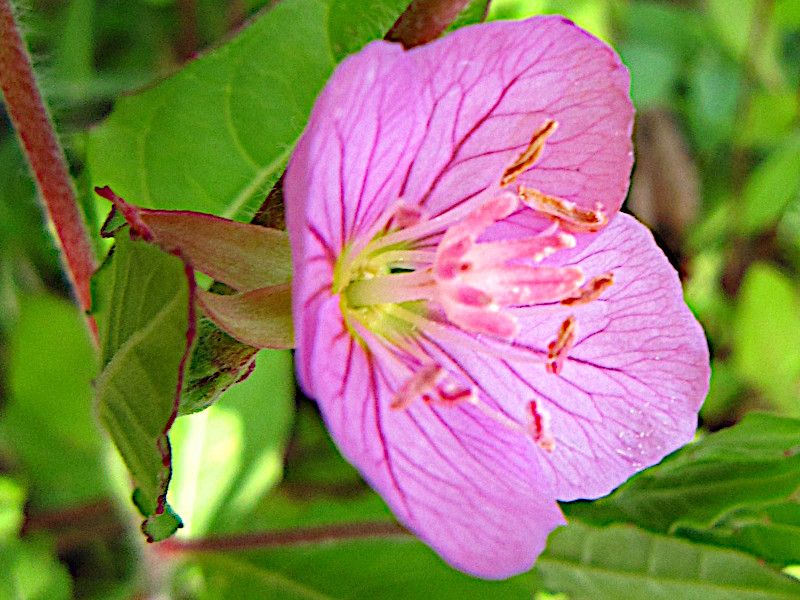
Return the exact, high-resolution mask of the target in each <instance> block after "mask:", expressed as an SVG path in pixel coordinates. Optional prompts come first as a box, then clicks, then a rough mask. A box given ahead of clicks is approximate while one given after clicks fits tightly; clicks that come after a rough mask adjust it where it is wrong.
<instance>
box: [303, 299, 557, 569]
mask: <svg viewBox="0 0 800 600" xmlns="http://www.w3.org/2000/svg"><path fill="white" fill-rule="evenodd" d="M337 300H338V299H337V298H335V297H334V298H330V299H329V300H328V302H326V303H325V304H324V305H323V306H322V307H321V309H320V310H321V314H320V318H319V321H318V325H319V326H318V329H317V339H316V340H315V344H314V351H313V353H312V355H311V356H310V362H311V363H313V367H312V368H311V369H309V370H307V371H306V372H307V373H310V376H309V377H308V379H307V380H306V385H307V389H308V391H309V392H310V393H312V394H313V395H314V396H315V397H316V398H319V399H321V401H320V408H321V410H322V414H323V416H324V418H325V423H326V425H327V427H328V430H329V432H330V433H331V436H332V437H333V439H334V441H335V442H336V444H337V445H338V446H339V448H340V449H341V451H342V454H344V456H345V457H346V458H347V459H348V460H349V461H351V462H352V463H353V464H354V465H356V466H357V467H358V468H359V470H360V471H361V473H362V474H363V476H364V477H365V479H366V480H367V481H368V483H369V484H370V485H371V486H372V487H373V488H375V490H376V491H378V493H380V494H381V496H382V497H383V498H384V500H385V501H386V502H387V504H388V505H389V506H390V508H391V509H392V511H393V512H394V514H395V515H396V516H397V518H398V519H399V520H400V522H401V523H403V524H404V525H405V526H406V527H407V528H408V529H410V530H411V531H412V532H413V533H414V534H416V535H417V536H419V537H420V538H421V539H422V540H423V541H425V542H426V543H427V544H429V545H430V546H431V547H432V548H433V549H434V550H436V551H437V552H438V553H439V554H440V555H441V556H442V558H444V559H445V560H446V561H447V562H448V563H450V564H451V565H453V566H454V567H456V568H458V569H461V570H463V571H465V572H467V573H471V574H473V575H476V576H479V577H484V578H487V579H500V578H505V577H509V576H511V575H513V574H516V573H519V572H521V571H524V570H527V569H529V568H530V567H531V566H532V564H533V563H534V561H535V560H536V557H537V556H538V555H539V554H540V553H541V551H542V550H543V549H544V545H545V542H546V539H547V535H548V534H549V532H550V531H551V530H553V529H554V528H555V527H557V526H559V525H563V524H564V523H565V521H564V518H563V516H562V515H561V511H560V510H559V508H558V506H557V504H556V503H555V502H554V501H553V499H552V498H553V492H552V490H550V489H549V488H548V486H549V483H548V481H547V480H546V479H545V478H543V477H542V476H541V473H540V472H539V471H538V467H537V463H536V459H535V452H536V448H535V446H534V445H532V444H520V443H519V441H520V437H519V434H516V433H513V432H511V431H507V430H505V429H502V428H498V427H496V423H494V422H493V421H491V420H489V419H488V418H487V417H486V416H485V415H483V414H482V413H480V412H479V411H477V410H475V409H474V408H472V407H470V406H465V407H463V408H462V407H454V408H435V407H432V406H429V405H423V404H420V403H417V404H414V405H412V406H410V407H409V408H408V409H406V410H392V409H391V408H390V405H391V401H392V399H393V396H394V393H395V391H396V390H398V389H400V388H401V387H402V384H403V381H404V378H405V377H406V376H408V375H410V374H411V371H410V370H408V369H407V368H405V367H404V366H403V365H402V364H400V363H399V362H395V361H394V360H393V359H392V357H391V356H387V352H388V350H382V346H381V343H380V342H379V341H377V340H376V339H375V338H373V337H372V336H371V335H370V334H368V333H367V334H366V337H365V341H366V344H367V345H368V347H369V348H370V350H369V351H368V350H365V348H364V347H363V346H362V345H361V344H359V342H358V341H356V340H355V339H354V338H353V337H352V336H351V335H350V333H349V332H348V331H347V330H346V328H345V327H344V324H343V323H342V318H341V311H340V309H339V305H338V301H337ZM322 399H324V400H322Z"/></svg>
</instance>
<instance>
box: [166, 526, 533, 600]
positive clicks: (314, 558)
mask: <svg viewBox="0 0 800 600" xmlns="http://www.w3.org/2000/svg"><path fill="white" fill-rule="evenodd" d="M192 577H194V578H195V581H194V585H196V586H197V588H198V589H200V590H202V591H201V592H200V593H198V594H197V595H196V596H194V598H196V599H197V600H201V599H203V600H204V599H209V600H211V599H213V600H233V599H235V600H240V599H241V600H249V599H251V598H252V599H256V598H258V599H259V600H261V599H268V598H274V599H276V600H277V599H280V600H334V599H335V600H406V599H408V598H435V599H436V600H471V599H474V600H517V599H518V600H529V599H530V598H531V596H532V594H533V590H534V587H535V583H534V579H533V576H532V575H530V574H526V575H522V576H518V577H514V578H512V579H508V580H506V581H497V582H489V581H481V580H478V579H474V578H472V577H469V576H467V575H464V574H463V573H459V572H458V571H455V570H454V569H451V568H450V567H448V566H447V565H445V564H444V563H443V562H442V561H441V559H439V558H438V557H437V556H436V555H435V554H434V553H433V551H432V550H430V549H429V548H427V547H426V546H425V545H423V544H422V543H421V542H419V541H418V540H416V539H415V538H413V537H411V536H409V535H404V534H400V535H398V536H396V537H392V538H387V539H360V540H353V539H351V540H347V539H342V540H337V539H329V540H325V541H320V542H317V543H307V544H302V545H294V546H285V547H282V548H275V549H272V550H262V551H258V552H246V553H244V552H243V553H239V554H231V555H225V554H204V555H202V556H198V557H197V558H196V559H194V560H193V562H192V563H191V564H190V565H189V566H188V567H187V571H185V572H184V573H183V577H182V579H184V581H187V580H189V581H190V580H191V579H192ZM193 587H194V586H193Z"/></svg>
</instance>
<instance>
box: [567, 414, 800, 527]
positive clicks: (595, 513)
mask: <svg viewBox="0 0 800 600" xmlns="http://www.w3.org/2000/svg"><path fill="white" fill-rule="evenodd" d="M798 487H800V421H797V420H794V419H786V418H781V417H775V416H772V415H766V414H758V413H751V414H749V415H747V416H746V417H745V418H744V419H743V420H742V421H741V422H740V423H739V424H738V425H735V426H733V427H730V428H728V429H725V430H722V431H720V432H718V433H714V434H711V435H710V436H708V437H707V438H705V439H703V440H701V441H700V442H698V443H695V444H692V445H690V446H687V447H685V448H683V449H682V450H680V451H678V452H676V453H675V454H673V455H672V456H671V457H669V458H667V459H666V460H665V461H664V462H662V463H661V464H660V465H657V466H655V467H652V468H650V469H648V470H646V471H643V472H642V473H640V474H639V475H637V476H635V477H633V478H632V479H630V480H629V481H628V482H627V483H625V484H624V485H622V486H621V487H620V488H619V489H617V491H615V492H614V493H612V494H611V495H610V496H607V497H605V498H601V499H600V500H596V501H594V502H574V503H571V504H565V505H563V508H564V510H565V512H566V513H567V515H569V516H571V517H579V518H580V519H582V520H585V521H589V522H591V523H595V524H607V523H612V522H620V521H621V522H627V521H631V522H633V523H636V524H637V525H639V526H641V527H645V528H647V529H652V530H654V531H660V532H666V531H669V530H670V527H671V526H672V525H673V524H674V523H676V522H678V521H683V522H684V524H685V523H686V522H692V523H696V524H700V525H706V524H708V523H710V522H711V521H713V520H714V519H715V518H716V517H717V516H719V515H721V514H722V513H724V512H726V511H728V510H731V509H732V508H734V507H737V506H743V505H747V504H752V503H758V502H767V501H777V500H782V499H785V498H788V497H789V496H791V495H792V494H793V493H794V492H795V491H796V490H797V489H798Z"/></svg>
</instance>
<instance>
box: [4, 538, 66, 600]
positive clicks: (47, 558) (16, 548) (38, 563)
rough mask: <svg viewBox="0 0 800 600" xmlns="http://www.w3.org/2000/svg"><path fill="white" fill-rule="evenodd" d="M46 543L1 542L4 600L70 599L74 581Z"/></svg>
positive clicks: (36, 541) (33, 541)
mask: <svg viewBox="0 0 800 600" xmlns="http://www.w3.org/2000/svg"><path fill="white" fill-rule="evenodd" d="M54 554H55V552H54V549H53V548H51V547H50V545H49V544H48V543H47V542H45V541H44V540H36V539H34V540H25V541H20V540H16V539H15V540H10V541H8V542H5V543H0V598H4V599H5V598H7V599H8V600H67V599H68V598H71V597H72V590H71V588H72V582H71V580H70V577H69V573H68V572H67V569H66V568H65V567H64V565H62V564H60V563H59V562H58V560H57V559H56V558H55V556H54Z"/></svg>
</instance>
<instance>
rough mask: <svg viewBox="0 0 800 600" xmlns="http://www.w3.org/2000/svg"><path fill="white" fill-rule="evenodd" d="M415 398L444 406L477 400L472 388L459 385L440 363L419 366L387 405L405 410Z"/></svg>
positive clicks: (472, 402)
mask: <svg viewBox="0 0 800 600" xmlns="http://www.w3.org/2000/svg"><path fill="white" fill-rule="evenodd" d="M417 398H419V399H421V400H423V401H424V402H427V403H429V404H434V405H441V406H446V407H452V406H455V405H457V404H460V403H462V402H469V403H471V404H474V403H475V402H477V395H476V393H475V390H474V389H473V388H471V387H464V386H463V385H460V384H459V383H457V382H456V381H455V380H454V379H453V377H452V375H450V373H448V372H447V371H446V370H445V369H443V368H442V366H441V365H437V364H435V363H430V364H427V365H424V366H422V367H421V368H419V369H418V370H417V371H416V372H415V373H414V374H413V375H412V376H411V377H410V378H409V379H408V380H407V381H406V382H405V383H404V384H403V386H402V387H401V388H400V389H399V390H398V392H397V394H395V397H394V399H393V400H392V402H391V404H390V405H389V406H390V407H391V408H392V409H393V410H405V409H407V408H409V407H410V406H411V405H412V404H413V403H414V400H416V399H417Z"/></svg>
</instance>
